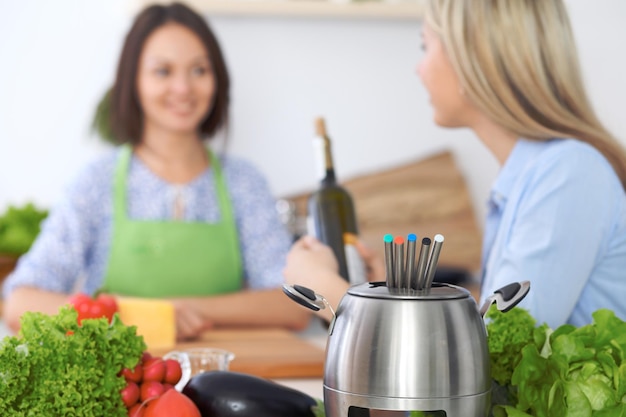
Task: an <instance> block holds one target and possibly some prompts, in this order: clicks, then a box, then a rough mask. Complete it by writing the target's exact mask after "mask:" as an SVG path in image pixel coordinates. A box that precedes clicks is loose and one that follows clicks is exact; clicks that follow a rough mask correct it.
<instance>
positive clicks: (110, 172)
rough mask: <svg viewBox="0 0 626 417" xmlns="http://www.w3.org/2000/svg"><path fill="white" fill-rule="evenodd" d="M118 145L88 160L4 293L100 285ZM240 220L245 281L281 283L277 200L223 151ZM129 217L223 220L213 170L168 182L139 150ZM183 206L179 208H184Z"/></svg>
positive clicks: (284, 238)
mask: <svg viewBox="0 0 626 417" xmlns="http://www.w3.org/2000/svg"><path fill="white" fill-rule="evenodd" d="M118 153H119V150H118V149H116V150H113V151H111V152H109V153H107V154H106V155H104V156H102V157H100V158H99V159H96V160H95V161H94V162H92V163H90V164H88V165H87V166H86V167H85V168H84V169H83V170H82V172H80V173H79V175H78V176H77V177H76V179H75V180H74V181H73V182H71V183H70V184H69V186H68V187H67V190H66V191H65V195H64V196H63V198H62V199H61V202H60V204H58V205H57V206H56V207H55V208H54V209H53V210H51V212H50V216H49V217H48V218H47V219H46V220H45V221H44V222H43V224H42V231H41V233H40V235H39V236H38V238H37V240H36V241H35V243H34V244H33V246H32V248H31V250H30V251H29V252H28V253H27V254H25V255H23V256H22V257H21V258H20V260H19V262H18V265H17V268H16V269H15V271H14V272H13V273H12V274H11V275H10V276H9V277H7V279H6V281H5V284H4V288H3V295H4V296H5V297H6V296H7V295H8V294H9V293H10V292H11V291H12V290H13V289H15V288H16V287H19V286H32V287H37V288H41V289H44V290H49V291H55V292H62V293H70V292H72V291H76V290H81V291H85V292H87V293H93V292H95V291H96V290H97V289H98V288H99V287H100V286H101V284H102V282H103V280H104V276H105V273H106V266H107V262H108V257H109V248H110V244H111V233H112V212H113V178H114V170H115V167H116V163H117V156H118ZM219 159H220V162H221V165H222V172H223V176H224V178H225V182H226V187H227V188H228V190H229V193H230V197H231V202H232V206H233V211H234V216H235V219H236V223H237V229H238V235H239V245H240V247H241V256H242V262H243V272H244V282H245V285H246V287H247V288H251V289H263V288H275V287H279V286H280V285H281V284H282V282H283V277H282V269H283V267H284V263H285V259H286V255H287V252H288V250H289V247H290V245H291V237H290V235H289V234H288V232H287V230H286V228H285V227H284V226H283V224H282V223H281V222H280V220H279V217H278V213H277V211H276V209H275V200H274V198H273V197H272V194H271V192H270V189H269V186H268V184H267V181H266V180H265V178H264V177H263V176H262V175H261V173H260V172H259V171H258V170H257V169H256V168H255V167H253V166H252V165H251V164H250V163H248V162H246V161H244V160H242V159H239V158H235V157H232V156H225V155H220V156H219ZM127 184H128V185H127V186H128V196H129V197H128V205H129V207H128V210H129V217H130V218H131V219H142V220H164V219H168V220H171V219H174V218H178V217H180V216H182V219H184V220H183V221H202V222H209V223H214V222H217V221H219V218H220V213H219V206H218V202H217V198H216V194H215V187H214V180H213V171H212V170H211V169H210V168H209V169H207V170H206V171H204V172H203V173H202V174H201V175H200V176H199V177H197V178H196V179H194V180H193V181H191V182H189V183H187V184H176V185H174V184H170V183H168V182H166V181H164V180H162V179H160V178H159V177H157V176H156V175H155V174H154V173H152V171H150V170H149V169H148V168H147V167H146V166H145V165H144V164H143V163H142V162H141V161H140V160H139V159H138V158H136V157H135V156H134V155H133V157H132V159H131V163H130V167H129V172H128V179H127ZM181 207H182V208H181Z"/></svg>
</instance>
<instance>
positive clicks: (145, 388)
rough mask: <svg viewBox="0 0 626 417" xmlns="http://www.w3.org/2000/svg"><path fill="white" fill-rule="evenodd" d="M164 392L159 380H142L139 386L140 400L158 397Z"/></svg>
mask: <svg viewBox="0 0 626 417" xmlns="http://www.w3.org/2000/svg"><path fill="white" fill-rule="evenodd" d="M164 392H165V387H164V386H163V384H161V383H160V382H156V381H144V382H143V383H142V384H141V387H139V399H140V400H141V401H146V400H149V399H150V398H154V397H158V396H160V395H161V394H163V393H164Z"/></svg>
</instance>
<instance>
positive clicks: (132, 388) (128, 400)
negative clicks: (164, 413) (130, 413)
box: [120, 381, 139, 408]
mask: <svg viewBox="0 0 626 417" xmlns="http://www.w3.org/2000/svg"><path fill="white" fill-rule="evenodd" d="M120 394H121V395H122V401H124V405H125V406H126V407H127V408H130V407H132V406H133V405H135V404H136V403H137V401H138V400H139V386H137V384H136V383H134V382H132V381H129V382H128V383H127V384H126V386H125V387H124V388H123V389H122V390H121V391H120Z"/></svg>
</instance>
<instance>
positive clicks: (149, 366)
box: [0, 294, 324, 417]
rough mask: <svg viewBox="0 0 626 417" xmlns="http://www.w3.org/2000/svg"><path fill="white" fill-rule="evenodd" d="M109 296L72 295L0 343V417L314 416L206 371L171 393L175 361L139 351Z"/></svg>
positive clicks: (311, 403)
mask: <svg viewBox="0 0 626 417" xmlns="http://www.w3.org/2000/svg"><path fill="white" fill-rule="evenodd" d="M116 312H117V306H116V303H115V299H114V297H111V296H109V295H107V294H99V295H96V296H95V297H91V296H89V295H86V294H77V295H75V296H73V297H71V298H70V303H69V304H68V305H66V306H64V307H62V308H61V309H60V310H59V313H58V314H57V315H46V314H42V313H34V312H28V313H25V314H24V315H23V316H22V321H21V329H20V333H19V334H18V335H17V336H13V337H9V336H7V337H5V338H4V340H2V341H0V415H2V416H5V415H7V416H9V415H10V416H12V417H26V416H81V417H82V416H84V417H104V416H106V417H318V416H323V415H324V407H323V405H322V404H321V402H320V401H316V400H315V399H313V398H312V397H310V396H308V395H307V394H305V393H302V392H300V391H297V390H294V389H291V388H288V387H284V386H282V385H279V384H277V383H275V382H271V381H269V380H266V379H263V378H258V377H256V376H252V375H247V374H242V373H236V372H227V371H212V372H205V373H202V374H199V375H196V376H194V377H193V378H191V380H190V381H189V382H188V383H187V385H186V386H185V388H184V390H183V393H181V392H178V391H176V390H175V389H174V385H176V384H177V383H178V382H179V381H180V379H181V377H182V370H181V366H180V364H179V362H177V361H175V360H172V359H167V360H166V359H163V358H161V357H157V356H152V355H150V354H149V353H148V352H146V345H145V343H144V341H143V338H142V337H141V336H138V335H137V334H136V328H135V327H134V326H125V325H124V324H123V323H122V322H121V321H120V320H119V316H118V315H117V313H116Z"/></svg>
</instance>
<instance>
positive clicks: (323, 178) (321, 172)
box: [313, 136, 337, 185]
mask: <svg viewBox="0 0 626 417" xmlns="http://www.w3.org/2000/svg"><path fill="white" fill-rule="evenodd" d="M313 145H314V148H315V153H316V158H315V160H316V161H317V176H318V179H319V180H320V183H321V184H322V185H333V184H336V181H337V179H336V177H335V167H334V165H333V155H332V151H331V148H330V140H329V139H328V137H325V136H318V137H316V138H315V139H314V141H313Z"/></svg>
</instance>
